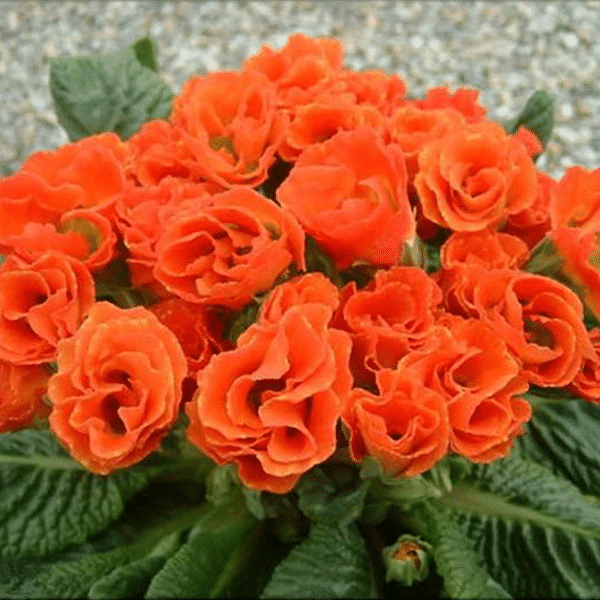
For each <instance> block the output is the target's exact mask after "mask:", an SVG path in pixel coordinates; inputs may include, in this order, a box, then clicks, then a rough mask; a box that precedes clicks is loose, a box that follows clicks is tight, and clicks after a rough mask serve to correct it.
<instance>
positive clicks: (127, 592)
mask: <svg viewBox="0 0 600 600" xmlns="http://www.w3.org/2000/svg"><path fill="white" fill-rule="evenodd" d="M180 546H181V533H180V532H179V531H176V532H173V533H171V534H169V535H167V536H166V537H164V538H163V539H162V540H161V541H160V542H159V543H158V544H157V546H156V547H155V548H154V550H153V551H152V552H151V553H150V554H148V555H147V556H144V558H140V559H138V560H134V561H133V562H131V563H129V564H128V565H124V566H121V567H117V568H116V569H114V571H111V572H110V573H108V575H105V576H104V577H102V578H101V579H99V580H98V581H96V582H95V583H94V584H93V585H92V587H91V588H90V591H89V594H88V597H89V598H92V599H100V598H132V597H142V596H143V595H144V593H145V592H146V589H147V588H148V585H149V584H150V581H151V580H152V578H153V577H154V576H155V575H156V573H158V572H159V571H160V570H161V569H162V568H163V567H164V565H165V562H166V561H167V559H168V558H169V557H171V556H172V555H173V554H175V552H176V551H177V550H178V549H179V547H180Z"/></svg>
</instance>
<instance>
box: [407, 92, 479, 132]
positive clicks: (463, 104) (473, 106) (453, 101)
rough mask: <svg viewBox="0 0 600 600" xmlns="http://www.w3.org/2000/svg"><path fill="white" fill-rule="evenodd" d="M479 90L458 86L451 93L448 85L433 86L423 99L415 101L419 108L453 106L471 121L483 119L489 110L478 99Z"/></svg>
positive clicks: (430, 108) (475, 121)
mask: <svg viewBox="0 0 600 600" xmlns="http://www.w3.org/2000/svg"><path fill="white" fill-rule="evenodd" d="M478 96H479V91H478V90H475V89H472V88H458V89H457V90H456V91H455V92H454V93H452V94H451V93H450V90H449V89H448V86H447V85H444V86H438V87H433V88H430V89H429V90H427V93H426V94H425V97H424V98H423V99H422V100H416V101H414V102H413V104H414V105H415V106H417V107H418V108H422V109H425V110H434V109H440V108H444V109H446V108H452V109H454V110H457V111H458V112H460V113H462V114H463V115H464V116H465V118H466V119H467V121H468V122H469V123H477V122H479V121H482V120H483V118H484V117H485V113H486V112H487V111H486V109H485V107H483V106H481V104H479V102H478V101H477V97H478Z"/></svg>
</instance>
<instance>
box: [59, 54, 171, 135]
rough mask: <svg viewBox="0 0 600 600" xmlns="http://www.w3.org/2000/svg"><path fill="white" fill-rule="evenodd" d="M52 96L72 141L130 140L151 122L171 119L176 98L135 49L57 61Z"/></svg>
mask: <svg viewBox="0 0 600 600" xmlns="http://www.w3.org/2000/svg"><path fill="white" fill-rule="evenodd" d="M144 57H145V58H144V60H147V53H146V54H144ZM50 93H51V94H52V99H53V100H54V107H55V110H56V116H57V117H58V121H59V123H60V124H61V125H62V126H63V127H64V128H65V130H66V132H67V134H68V136H69V139H70V140H71V141H76V140H80V139H82V138H84V137H87V136H89V135H92V134H95V133H100V132H103V131H114V132H115V133H117V134H118V135H119V136H120V137H121V138H122V139H127V138H128V137H129V136H131V135H132V134H133V133H135V132H136V131H137V130H138V129H139V128H140V126H141V125H142V124H143V123H145V122H146V121H150V120H152V119H161V118H165V117H167V116H168V115H169V113H170V111H171V100H172V98H173V93H172V92H171V90H170V89H169V87H168V86H167V84H166V83H164V81H162V79H161V78H160V77H159V76H158V75H157V74H156V73H155V72H154V71H152V70H151V69H149V68H146V66H142V64H141V63H140V61H139V60H138V57H137V56H136V50H135V48H126V49H125V50H122V51H120V52H117V53H113V54H104V55H95V56H89V57H74V58H56V59H53V60H52V61H51V63H50Z"/></svg>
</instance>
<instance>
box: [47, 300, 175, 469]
mask: <svg viewBox="0 0 600 600" xmlns="http://www.w3.org/2000/svg"><path fill="white" fill-rule="evenodd" d="M186 370H187V365H186V360H185V356H184V355H183V352H182V350H181V347H180V346H179V343H178V342H177V338H176V337H175V335H174V334H173V333H172V332H171V331H170V330H169V329H168V328H167V327H165V326H164V325H162V324H161V323H160V321H159V320H158V319H157V318H156V317H155V316H154V315H153V314H152V313H151V312H149V311H148V310H146V309H145V308H143V307H139V306H138V307H135V308H132V309H129V310H123V309H121V308H118V307H116V306H114V305H113V304H110V303H108V302H99V303H97V304H95V305H94V306H93V307H92V309H91V310H90V312H89V315H88V318H87V319H86V320H85V322H84V323H83V324H82V326H81V327H80V328H79V330H78V331H77V333H76V334H75V335H74V336H73V337H71V338H68V339H65V340H63V341H61V342H60V343H59V346H58V373H56V374H55V375H53V376H52V377H51V378H50V383H49V384H48V396H49V397H50V400H51V401H52V404H53V407H52V413H51V414H50V427H51V428H52V431H53V432H54V434H55V435H56V436H57V438H58V439H59V440H60V441H61V442H62V443H63V444H64V445H65V446H66V447H67V448H68V450H69V452H70V454H71V456H73V458H75V459H76V460H78V461H79V462H81V463H82V464H83V465H85V467H86V468H87V469H89V470H90V471H92V472H94V473H98V474H101V475H106V474H107V473H110V472H111V471H114V470H115V469H120V468H123V467H128V466H131V465H133V464H136V463H138V462H139V461H141V460H142V459H143V458H145V457H146V456H148V454H150V453H151V452H153V451H154V450H156V449H157V448H158V445H159V443H160V441H161V439H162V438H163V437H164V436H165V435H166V433H167V432H168V430H169V428H170V427H171V425H172V424H173V423H174V422H175V419H176V418H177V415H178V413H179V407H180V401H181V393H182V392H181V385H182V381H183V378H184V377H185V374H186Z"/></svg>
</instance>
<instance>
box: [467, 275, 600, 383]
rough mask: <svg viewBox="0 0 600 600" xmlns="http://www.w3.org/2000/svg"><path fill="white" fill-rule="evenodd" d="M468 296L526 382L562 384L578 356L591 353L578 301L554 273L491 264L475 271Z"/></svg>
mask: <svg viewBox="0 0 600 600" xmlns="http://www.w3.org/2000/svg"><path fill="white" fill-rule="evenodd" d="M473 301H474V305H475V306H476V308H477V310H478V313H479V317H480V319H482V320H483V321H485V322H486V323H488V324H489V325H490V326H491V328H492V329H493V331H494V333H495V335H496V336H498V337H499V338H502V339H504V340H505V341H506V343H507V344H508V346H509V348H510V349H511V351H512V352H513V354H514V355H515V357H517V358H518V360H519V361H520V363H521V365H522V366H521V375H522V376H523V377H524V378H526V379H527V380H528V381H529V382H530V383H534V384H535V385H539V386H545V387H562V386H565V385H567V384H569V383H571V382H572V381H573V378H574V377H575V375H576V374H577V372H578V371H579V369H580V367H581V363H582V361H583V360H584V359H585V358H593V356H594V352H593V348H592V346H591V344H590V341H589V339H588V336H587V332H586V330H585V326H584V324H583V306H582V304H581V301H580V300H579V298H578V297H577V295H576V294H575V293H574V292H572V291H571V290H570V289H569V288H567V287H566V286H564V285H563V284H562V283H559V282H558V281H555V280H554V279H550V278H548V277H543V276H542V275H534V274H533V273H525V272H521V271H511V270H507V269H494V270H491V271H488V272H483V273H481V274H480V276H479V281H478V282H477V284H476V286H475V289H474V294H473Z"/></svg>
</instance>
